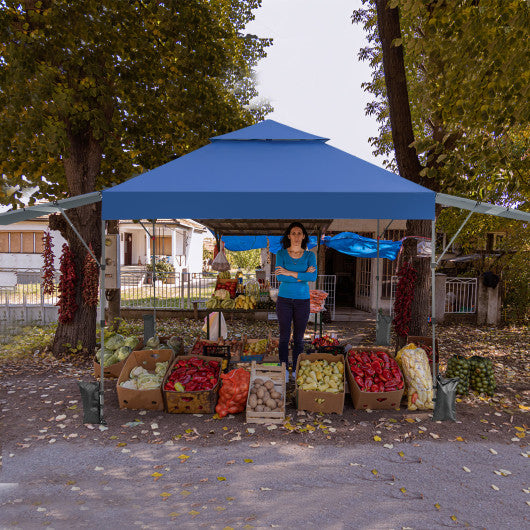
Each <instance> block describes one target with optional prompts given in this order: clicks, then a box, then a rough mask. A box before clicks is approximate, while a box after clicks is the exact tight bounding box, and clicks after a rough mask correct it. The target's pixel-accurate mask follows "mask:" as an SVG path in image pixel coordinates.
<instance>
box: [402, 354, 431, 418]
mask: <svg viewBox="0 0 530 530" xmlns="http://www.w3.org/2000/svg"><path fill="white" fill-rule="evenodd" d="M410 346H413V345H410V344H409V345H408V346H405V347H404V348H402V349H401V350H399V352H398V355H399V358H400V362H401V367H402V371H403V374H404V375H405V380H406V382H407V398H408V409H409V410H432V409H434V402H433V399H432V397H433V388H432V376H431V369H430V368H429V359H428V358H427V354H426V353H425V350H423V349H422V348H414V347H410Z"/></svg>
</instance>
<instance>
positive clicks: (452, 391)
mask: <svg viewBox="0 0 530 530" xmlns="http://www.w3.org/2000/svg"><path fill="white" fill-rule="evenodd" d="M459 381H460V379H459V378H458V377H452V378H451V379H447V378H445V377H443V376H441V375H438V376H437V377H436V405H435V406H434V412H433V415H432V419H433V421H446V420H451V421H456V387H457V385H458V382H459Z"/></svg>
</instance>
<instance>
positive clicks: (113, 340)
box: [105, 333, 125, 350]
mask: <svg viewBox="0 0 530 530" xmlns="http://www.w3.org/2000/svg"><path fill="white" fill-rule="evenodd" d="M124 344H125V337H124V336H123V335H120V334H119V333H116V335H112V337H110V338H109V339H107V340H106V341H105V348H107V350H117V349H118V348H121V347H122V346H123V345H124Z"/></svg>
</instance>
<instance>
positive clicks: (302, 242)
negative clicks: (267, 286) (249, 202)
mask: <svg viewBox="0 0 530 530" xmlns="http://www.w3.org/2000/svg"><path fill="white" fill-rule="evenodd" d="M308 241H309V236H308V234H307V231H306V229H305V228H304V226H303V225H302V223H298V222H294V223H291V224H290V225H289V227H288V228H287V230H286V231H285V232H284V234H283V238H282V240H281V243H282V249H281V250H280V251H279V252H278V253H277V254H276V278H277V279H278V281H279V282H280V290H279V292H278V300H277V302H276V314H277V315H278V324H279V325H280V344H279V354H280V362H281V363H285V366H286V368H287V372H286V373H285V380H286V381H288V380H289V339H290V337H291V324H293V341H294V348H293V379H295V378H296V372H295V369H296V360H297V359H298V355H299V354H300V353H301V352H302V351H303V349H304V333H305V328H306V326H307V321H308V320H309V285H308V282H314V281H315V280H316V278H317V260H316V257H315V255H314V254H313V252H310V251H309V250H306V249H307V243H308Z"/></svg>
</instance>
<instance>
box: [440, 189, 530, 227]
mask: <svg viewBox="0 0 530 530" xmlns="http://www.w3.org/2000/svg"><path fill="white" fill-rule="evenodd" d="M436 204H441V205H442V206H454V207H455V208H460V209H462V210H473V211H474V212H476V213H486V214H489V215H495V216H497V217H505V218H506V219H516V220H518V221H526V222H527V223H528V222H530V212H523V211H521V210H516V209H514V208H505V207H504V206H497V205H496V204H488V203H487V202H480V201H472V200H471V199H464V198H463V197H456V196H455V195H447V194H446V193H437V194H436Z"/></svg>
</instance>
